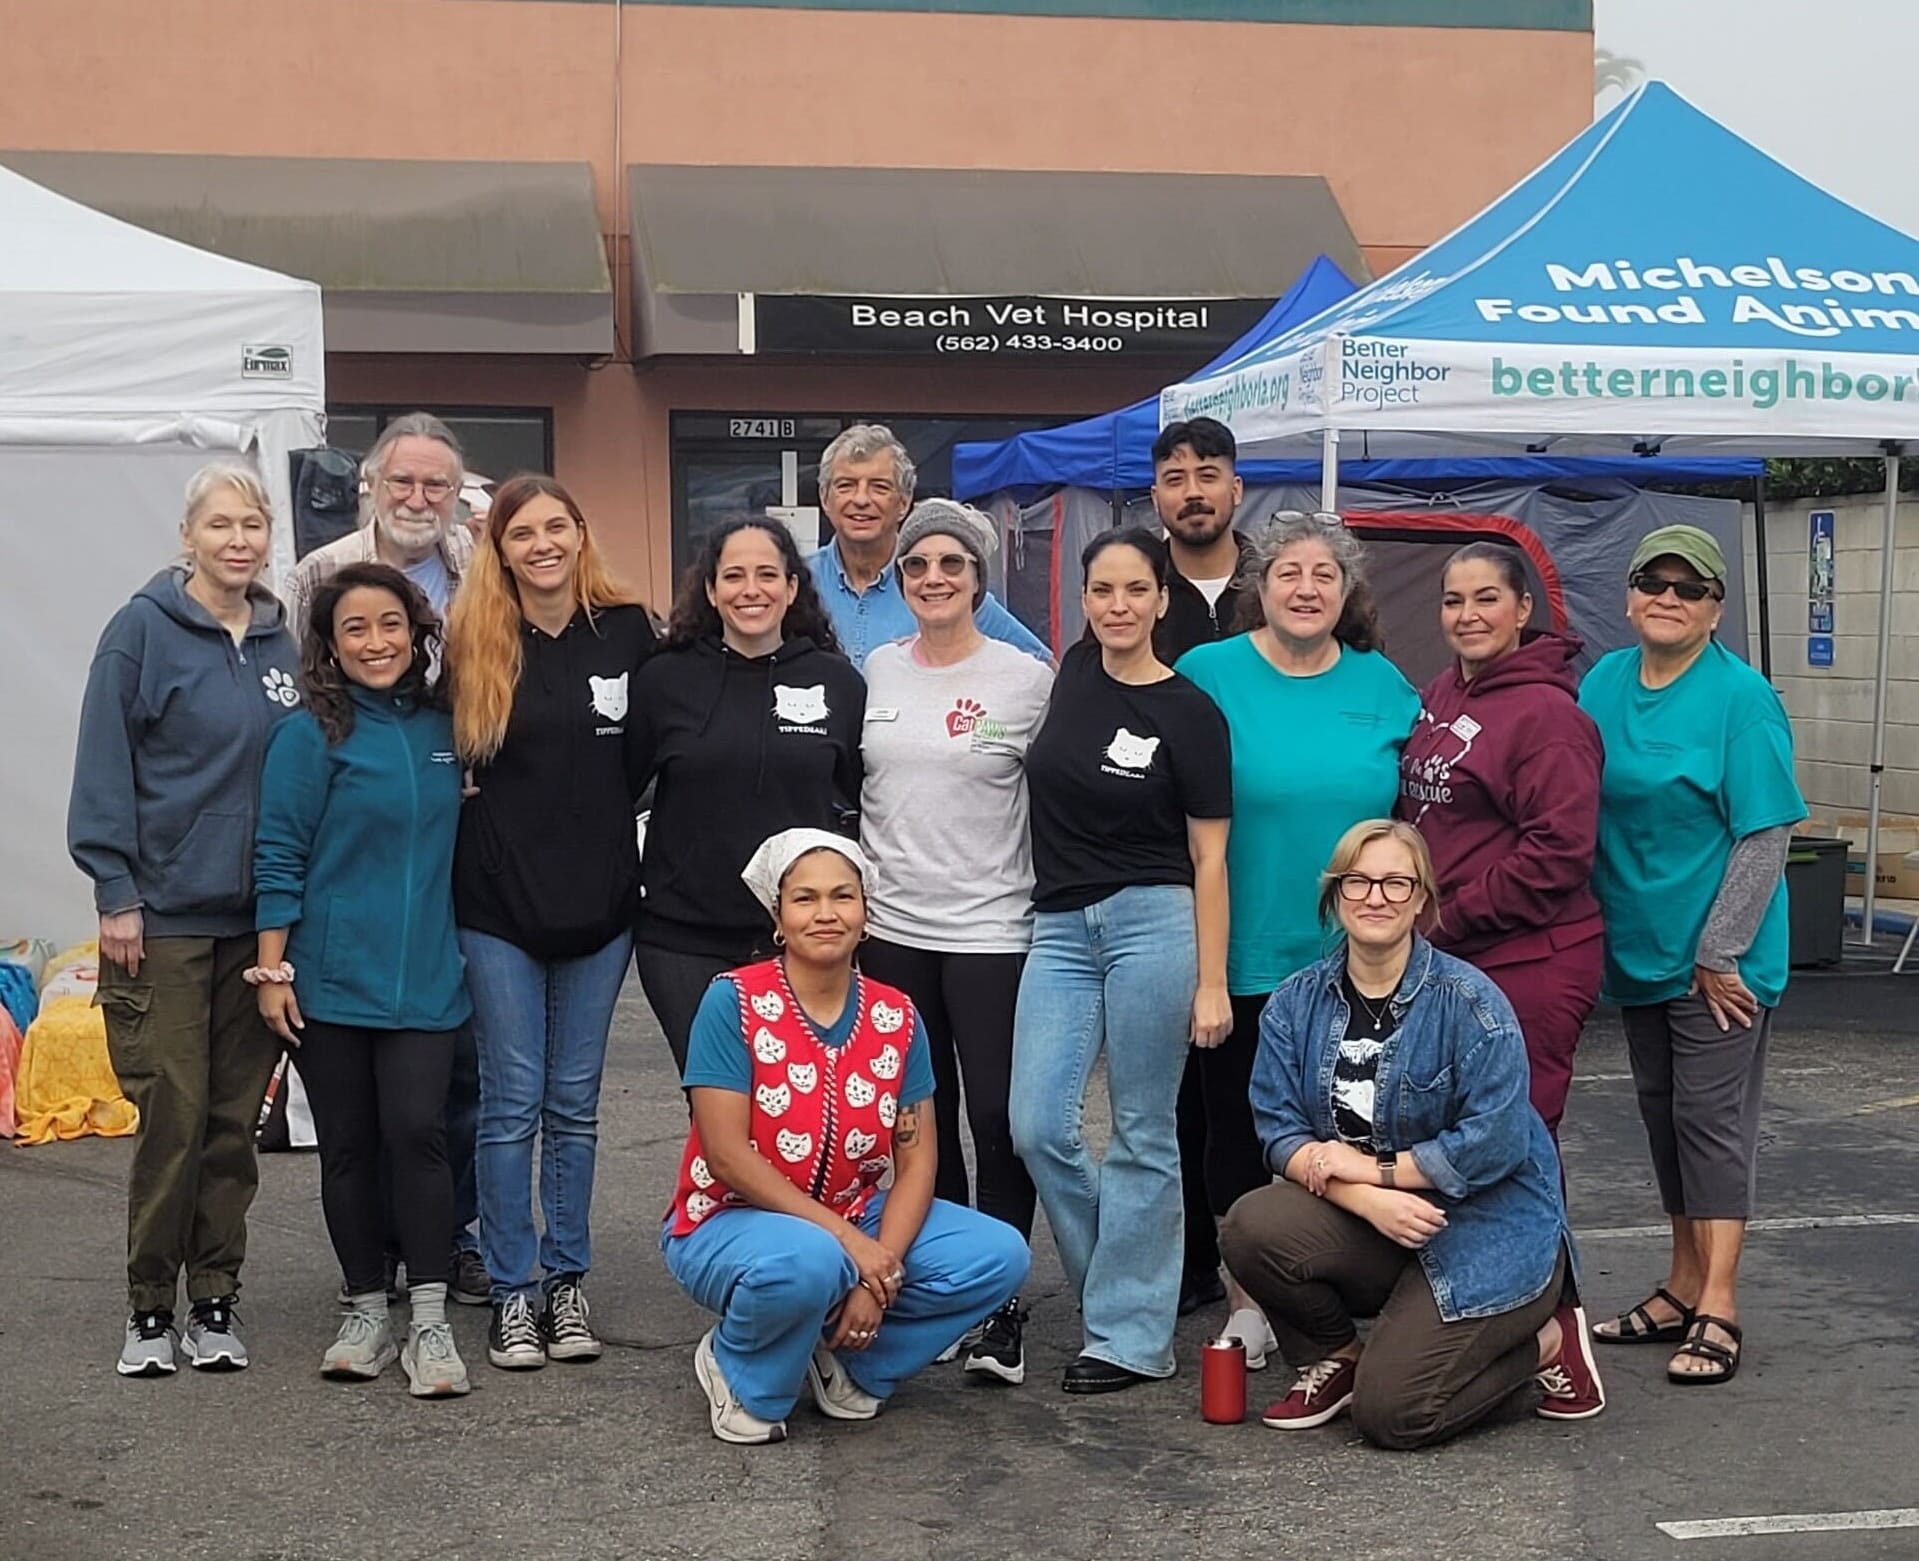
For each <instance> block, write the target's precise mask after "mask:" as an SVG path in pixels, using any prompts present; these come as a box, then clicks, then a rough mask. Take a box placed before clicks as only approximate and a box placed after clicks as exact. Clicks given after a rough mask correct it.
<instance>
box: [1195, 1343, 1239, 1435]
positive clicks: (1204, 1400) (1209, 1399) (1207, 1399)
mask: <svg viewBox="0 0 1919 1561" xmlns="http://www.w3.org/2000/svg"><path fill="white" fill-rule="evenodd" d="M1199 1413H1200V1418H1201V1419H1203V1420H1206V1421H1209V1422H1210V1423H1211V1424H1213V1425H1238V1424H1239V1423H1240V1422H1241V1421H1242V1420H1244V1419H1245V1418H1246V1344H1245V1341H1244V1340H1242V1339H1238V1338H1235V1337H1234V1336H1233V1335H1232V1334H1227V1335H1225V1336H1224V1337H1222V1338H1218V1339H1208V1340H1207V1341H1206V1343H1205V1344H1204V1345H1203V1346H1202V1347H1201V1349H1200V1354H1199Z"/></svg>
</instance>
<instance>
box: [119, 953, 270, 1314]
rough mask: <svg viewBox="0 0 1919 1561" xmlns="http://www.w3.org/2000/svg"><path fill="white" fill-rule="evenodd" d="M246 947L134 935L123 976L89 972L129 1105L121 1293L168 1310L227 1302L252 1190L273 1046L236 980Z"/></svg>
mask: <svg viewBox="0 0 1919 1561" xmlns="http://www.w3.org/2000/svg"><path fill="white" fill-rule="evenodd" d="M255 947H256V945H255V940H254V938H253V936H252V935H251V934H248V935H247V936H245V937H238V938H148V939H147V942H146V958H145V959H144V960H143V961H142V962H141V964H140V973H139V974H138V975H137V976H132V975H128V974H127V972H126V971H125V970H124V969H122V968H121V967H120V966H118V965H115V964H113V963H112V962H110V961H108V960H102V961H101V962H100V1007H101V1008H102V1009H103V1010H104V1011H105V1014H106V1021H107V1053H108V1055H109V1056H110V1057H111V1058H112V1060H113V1070H114V1072H115V1073H117V1074H118V1075H119V1077H120V1088H121V1089H122V1090H123V1091H125V1093H126V1097H127V1099H129V1100H130V1101H132V1102H133V1103H134V1105H136V1106H138V1107H139V1108H140V1134H139V1137H138V1138H136V1139H135V1140H134V1148H133V1173H132V1176H131V1177H130V1178H129V1181H128V1187H127V1296H128V1303H129V1307H130V1309H131V1310H133V1311H136V1312H145V1311H158V1310H165V1311H171V1310H173V1308H174V1306H175V1304H176V1303H175V1293H176V1291H177V1289H178V1287H179V1278H180V1270H181V1269H182V1268H184V1269H185V1270H186V1275H187V1299H188V1301H190V1302H191V1301H206V1300H211V1299H213V1298H214V1297H216V1296H226V1295H233V1294H236V1293H237V1292H238V1291H239V1288H240V1265H241V1263H242V1262H243V1261H244V1260H245V1258H246V1251H247V1210H248V1208H249V1207H250V1206H251V1205H252V1203H253V1194H254V1190H255V1189H256V1188H257V1187H258V1185H259V1179H260V1178H259V1167H258V1165H257V1164H256V1162H255V1160H254V1157H253V1131H254V1125H255V1123H256V1122H257V1120H258V1118H259V1115H260V1102H261V1099H262V1098H263V1097H264V1096H265V1094H266V1087H267V1079H268V1078H269V1077H270V1076H271V1075H272V1072H273V1065H274V1063H275V1061H276V1060H277V1059H278V1057H279V1052H280V1043H279V1040H278V1038H277V1037H276V1036H275V1035H274V1034H273V1032H272V1031H270V1030H269V1029H267V1027H266V1024H265V1022H264V1021H263V1020H262V1019H261V1018H260V1010H259V1007H258V1004H257V1002H256V999H255V997H254V992H253V988H252V987H250V986H248V985H247V984H246V982H245V981H244V980H243V979H241V974H240V973H241V972H242V971H243V970H245V969H246V968H247V967H248V966H249V965H251V964H252V963H253V959H254V953H255Z"/></svg>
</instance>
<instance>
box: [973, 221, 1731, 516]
mask: <svg viewBox="0 0 1919 1561" xmlns="http://www.w3.org/2000/svg"><path fill="white" fill-rule="evenodd" d="M1352 293H1353V284H1352V282H1351V280H1350V279H1349V278H1348V277H1347V275H1346V273H1345V272H1343V271H1341V270H1340V269H1339V267H1338V266H1336V265H1335V264H1334V263H1333V262H1332V261H1330V260H1328V259H1327V258H1326V257H1325V256H1324V255H1321V256H1319V257H1318V258H1317V259H1316V260H1314V261H1313V263H1312V264H1311V265H1310V266H1308V267H1307V268H1306V270H1305V271H1304V272H1303V273H1302V274H1301V275H1300V277H1299V279H1298V280H1297V281H1296V282H1294V283H1293V285H1292V286H1291V287H1289V288H1288V289H1287V290H1286V294H1285V296H1284V297H1283V298H1281V299H1279V300H1278V301H1277V302H1276V303H1275V304H1274V305H1273V306H1272V308H1270V309H1268V310H1267V311H1266V313H1265V314H1264V315H1263V316H1262V317H1261V319H1260V321H1259V323H1258V324H1257V325H1255V326H1253V328H1252V329H1251V330H1249V331H1247V332H1246V334H1245V335H1243V336H1242V337H1240V339H1239V340H1238V341H1236V342H1234V343H1233V344H1232V346H1230V347H1228V348H1227V349H1226V350H1225V351H1224V352H1222V353H1220V354H1219V356H1218V357H1216V358H1214V359H1213V361H1212V362H1211V363H1209V364H1207V365H1206V366H1205V367H1204V368H1202V369H1201V370H1199V372H1198V373H1197V374H1196V375H1194V378H1195V379H1196V380H1203V379H1206V378H1208V377H1210V376H1212V375H1215V374H1218V373H1221V372H1223V371H1224V370H1226V369H1227V368H1229V367H1231V366H1233V365H1235V364H1238V363H1240V362H1243V361H1247V360H1249V359H1252V358H1254V357H1255V356H1256V355H1257V354H1258V353H1259V352H1260V351H1261V350H1262V349H1264V348H1265V347H1266V346H1267V345H1268V344H1270V343H1272V342H1275V341H1279V340H1281V339H1283V338H1285V337H1287V336H1289V335H1290V334H1291V333H1292V332H1293V331H1294V330H1295V328H1297V327H1298V326H1300V325H1303V324H1305V323H1306V322H1307V321H1309V320H1313V319H1316V318H1318V317H1319V316H1320V315H1322V314H1324V313H1325V312H1326V311H1327V310H1328V309H1330V308H1332V307H1333V306H1334V305H1335V304H1338V303H1339V302H1340V301H1341V300H1343V299H1346V298H1349V297H1351V296H1352ZM1159 428H1160V406H1159V398H1158V397H1156V396H1149V397H1147V398H1146V399H1145V400H1143V401H1135V402H1134V403H1133V404H1132V405H1131V406H1128V407H1121V408H1120V409H1119V410H1118V411H1116V412H1103V413H1101V414H1100V415H1099V416H1097V417H1088V418H1083V419H1081V420H1080V421H1079V422H1077V423H1067V424H1065V425H1063V426H1062V427H1059V428H1042V429H1036V430H1034V431H1033V432H1031V433H1024V434H1017V435H1015V436H1014V437H1012V438H1010V439H999V440H993V441H990V442H977V443H963V444H958V445H955V446H954V447H953V493H954V496H955V497H956V498H962V499H972V498H977V497H979V496H981V495H984V494H989V493H1001V492H1005V491H1007V490H1009V489H1023V488H1043V487H1054V486H1059V487H1075V488H1090V489H1093V490H1095V491H1097V492H1101V493H1114V492H1121V491H1125V490H1129V489H1140V488H1146V487H1150V486H1151V485H1152V481H1153V453H1152V452H1153V438H1154V436H1155V435H1156V434H1158V432H1159ZM1759 469H1760V463H1759V462H1758V461H1755V460H1727V459H1723V458H1721V459H1717V460H1692V461H1674V460H1667V461H1656V462H1647V461H1645V460H1643V459H1639V458H1636V457H1631V456H1627V457H1624V458H1621V457H1616V456H1597V457H1585V458H1581V457H1572V458H1553V457H1547V456H1536V455H1534V456H1527V455H1520V456H1509V457H1504V458H1487V457H1470V456H1469V457H1465V458H1463V459H1462V458H1448V459H1444V460H1400V461H1363V462H1357V463H1353V464H1351V465H1349V466H1348V467H1347V468H1346V469H1345V472H1344V475H1345V477H1346V479H1347V480H1348V481H1350V482H1381V483H1408V484H1415V483H1424V482H1442V483H1449V484H1464V483H1470V482H1560V481H1564V480H1567V479H1569V478H1579V477H1585V478H1596V477H1605V478H1618V479H1621V480H1624V481H1627V482H1633V483H1644V482H1650V481H1654V480H1657V481H1660V482H1669V483H1684V482H1725V481H1729V480H1731V479H1734V478H1739V477H1749V476H1754V475H1756V474H1757V473H1758V471H1759ZM1239 475H1240V476H1241V477H1242V478H1244V479H1245V481H1246V484H1247V486H1248V487H1278V486H1282V485H1285V484H1288V483H1302V482H1312V481H1315V480H1316V479H1317V478H1318V476H1319V460H1318V458H1317V457H1316V456H1315V457H1313V458H1311V459H1305V460H1302V459H1299V458H1297V457H1295V458H1291V459H1280V460H1273V459H1243V460H1242V461H1241V462H1240V463H1239Z"/></svg>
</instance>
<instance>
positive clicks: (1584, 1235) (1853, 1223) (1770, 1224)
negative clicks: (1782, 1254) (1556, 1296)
mask: <svg viewBox="0 0 1919 1561" xmlns="http://www.w3.org/2000/svg"><path fill="white" fill-rule="evenodd" d="M1874 1225H1919V1214H1798V1215H1791V1216H1782V1217H1781V1218H1779V1219H1770V1220H1751V1221H1749V1222H1748V1223H1747V1225H1746V1229H1747V1230H1748V1231H1752V1232H1760V1231H1768V1230H1854V1229H1858V1228H1861V1227H1865V1226H1874ZM1573 1234H1574V1235H1575V1236H1577V1237H1578V1238H1579V1239H1580V1240H1581V1241H1640V1240H1644V1239H1646V1238H1648V1237H1652V1236H1669V1235H1671V1234H1672V1227H1671V1226H1670V1225H1612V1226H1604V1227H1601V1228H1600V1229H1598V1230H1579V1231H1574V1232H1573Z"/></svg>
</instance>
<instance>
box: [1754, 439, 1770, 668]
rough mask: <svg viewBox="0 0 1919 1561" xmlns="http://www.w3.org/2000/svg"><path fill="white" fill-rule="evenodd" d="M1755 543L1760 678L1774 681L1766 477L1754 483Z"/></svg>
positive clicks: (1762, 476)
mask: <svg viewBox="0 0 1919 1561" xmlns="http://www.w3.org/2000/svg"><path fill="white" fill-rule="evenodd" d="M1752 543H1753V548H1754V550H1755V551H1756V552H1757V554H1758V560H1757V561H1758V564H1759V675H1760V676H1761V677H1762V678H1764V679H1765V680H1766V681H1767V682H1768V683H1770V682H1771V681H1772V590H1771V587H1770V585H1769V583H1768V581H1767V577H1766V575H1767V571H1766V474H1765V473H1764V472H1761V473H1760V474H1759V475H1758V476H1757V477H1755V478H1753V480H1752Z"/></svg>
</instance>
